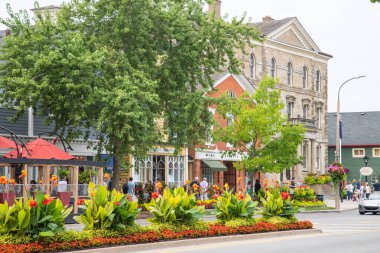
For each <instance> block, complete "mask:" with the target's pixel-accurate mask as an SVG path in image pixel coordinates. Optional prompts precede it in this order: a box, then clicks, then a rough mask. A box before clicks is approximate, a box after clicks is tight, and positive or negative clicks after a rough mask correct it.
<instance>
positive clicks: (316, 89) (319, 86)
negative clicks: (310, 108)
mask: <svg viewBox="0 0 380 253" xmlns="http://www.w3.org/2000/svg"><path fill="white" fill-rule="evenodd" d="M315 91H317V92H321V72H319V70H318V71H317V80H316V81H315Z"/></svg>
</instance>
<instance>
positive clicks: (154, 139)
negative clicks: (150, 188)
mask: <svg viewBox="0 0 380 253" xmlns="http://www.w3.org/2000/svg"><path fill="white" fill-rule="evenodd" d="M208 2H213V1H206V0H123V1H120V0H97V1H95V0H72V1H70V2H69V3H67V4H64V5H62V6H61V9H60V11H59V12H58V13H57V17H56V18H51V17H50V16H49V13H47V12H38V11H37V14H36V16H35V17H34V18H33V19H31V18H30V17H29V16H28V14H27V12H26V11H21V12H18V13H15V12H13V11H12V10H11V8H10V7H9V6H8V13H9V15H10V18H9V19H6V20H1V22H2V23H3V24H5V25H6V26H7V27H9V29H10V30H11V35H10V36H8V37H7V38H5V40H4V44H3V45H2V46H1V49H0V50H1V54H0V59H1V60H2V61H3V62H2V64H0V89H2V90H3V93H2V95H1V103H3V104H5V105H7V106H12V107H14V108H17V111H18V114H17V117H19V116H20V115H22V114H23V113H24V112H25V111H26V110H27V108H29V107H32V108H33V109H34V111H35V112H36V113H39V114H42V115H45V116H47V123H52V124H54V125H55V128H56V130H59V131H61V132H63V133H65V134H67V135H68V136H69V137H71V138H75V137H78V135H80V134H85V136H86V137H88V133H89V131H84V130H83V129H93V130H96V132H97V135H98V136H97V139H98V140H99V145H98V148H99V150H102V149H104V148H105V149H106V150H107V152H109V153H110V154H111V155H112V156H113V158H114V176H113V179H112V182H113V185H114V186H116V187H118V182H119V177H120V176H119V174H120V167H121V162H122V160H123V159H124V157H126V156H128V155H144V154H145V153H146V152H147V151H148V150H149V148H151V147H152V146H154V144H159V143H162V142H167V143H169V144H172V145H175V146H176V147H177V148H179V147H183V146H191V145H194V144H195V143H198V142H200V141H202V140H203V139H204V135H205V134H204V133H205V131H206V129H207V128H208V126H209V125H210V123H211V117H210V114H209V112H208V110H207V107H208V104H209V102H208V101H207V98H205V97H203V94H204V90H206V89H208V88H209V87H210V85H211V83H212V80H211V75H212V74H213V73H215V72H216V71H219V70H221V69H222V68H228V69H229V70H230V71H231V72H237V71H238V68H239V67H240V62H239V60H238V59H237V57H236V54H235V52H236V51H237V50H243V51H244V48H245V46H246V45H247V43H248V44H249V43H250V42H251V41H252V40H254V39H259V38H260V37H259V33H258V32H257V31H256V30H255V29H254V28H253V27H252V26H251V25H249V24H248V23H247V22H246V21H245V18H244V17H243V18H241V19H237V18H234V19H232V20H231V21H230V22H226V21H224V20H223V19H221V18H218V17H215V15H213V14H209V13H207V12H205V11H204V7H205V4H207V3H208ZM35 7H36V9H38V4H36V6H35ZM17 117H16V118H17ZM158 119H163V120H164V122H165V123H164V125H163V126H160V125H159V124H158V123H157V120H158ZM163 136H168V138H167V139H164V138H163ZM124 160H125V159H124Z"/></svg>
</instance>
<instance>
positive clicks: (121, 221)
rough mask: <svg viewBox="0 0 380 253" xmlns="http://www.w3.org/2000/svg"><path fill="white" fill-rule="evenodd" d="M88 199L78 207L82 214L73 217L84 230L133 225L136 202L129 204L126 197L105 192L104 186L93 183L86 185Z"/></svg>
mask: <svg viewBox="0 0 380 253" xmlns="http://www.w3.org/2000/svg"><path fill="white" fill-rule="evenodd" d="M88 192H89V196H90V199H89V200H84V205H81V206H79V208H81V209H83V210H84V212H83V214H82V215H80V216H76V217H74V219H75V220H76V221H78V222H79V223H81V224H83V225H84V227H85V229H88V230H94V229H103V230H106V229H111V230H114V229H118V228H125V227H126V226H131V225H133V223H134V221H135V219H136V217H137V215H138V214H139V212H140V210H139V209H138V208H137V207H138V204H137V202H129V201H128V200H127V196H126V195H124V194H122V193H120V192H117V191H116V190H113V191H112V192H110V191H108V190H107V187H106V186H103V185H98V186H97V187H96V188H95V185H94V183H92V182H90V184H89V185H88Z"/></svg>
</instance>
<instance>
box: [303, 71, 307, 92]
mask: <svg viewBox="0 0 380 253" xmlns="http://www.w3.org/2000/svg"><path fill="white" fill-rule="evenodd" d="M302 84H303V88H304V89H307V68H306V66H304V67H303V69H302Z"/></svg>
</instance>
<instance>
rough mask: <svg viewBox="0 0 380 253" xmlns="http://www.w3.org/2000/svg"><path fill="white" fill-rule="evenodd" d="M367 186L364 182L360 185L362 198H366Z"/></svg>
mask: <svg viewBox="0 0 380 253" xmlns="http://www.w3.org/2000/svg"><path fill="white" fill-rule="evenodd" d="M366 191H367V189H366V187H365V183H364V182H363V183H362V185H361V186H360V199H361V200H363V199H366Z"/></svg>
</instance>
